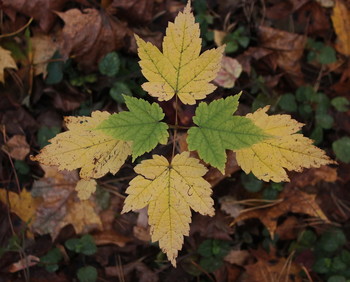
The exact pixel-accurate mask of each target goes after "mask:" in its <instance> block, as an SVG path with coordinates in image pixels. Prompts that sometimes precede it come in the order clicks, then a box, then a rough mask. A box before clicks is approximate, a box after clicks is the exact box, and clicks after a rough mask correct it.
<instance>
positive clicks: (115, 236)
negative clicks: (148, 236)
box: [93, 230, 132, 247]
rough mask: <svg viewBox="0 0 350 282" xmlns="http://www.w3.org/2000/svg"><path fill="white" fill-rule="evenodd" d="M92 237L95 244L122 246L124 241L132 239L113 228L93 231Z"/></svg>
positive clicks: (124, 243)
mask: <svg viewBox="0 0 350 282" xmlns="http://www.w3.org/2000/svg"><path fill="white" fill-rule="evenodd" d="M93 237H94V241H95V244H96V245H97V246H101V245H109V244H113V245H116V246H119V247H124V246H125V245H126V243H128V242H130V241H131V240H132V239H131V238H130V237H125V236H122V235H120V234H119V233H117V232H116V231H114V230H103V231H101V232H98V233H94V234H93Z"/></svg>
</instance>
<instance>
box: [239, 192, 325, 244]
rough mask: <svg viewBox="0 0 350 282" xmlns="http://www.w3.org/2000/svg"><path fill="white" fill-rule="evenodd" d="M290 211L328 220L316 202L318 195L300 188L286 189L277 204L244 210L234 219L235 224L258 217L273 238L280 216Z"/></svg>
mask: <svg viewBox="0 0 350 282" xmlns="http://www.w3.org/2000/svg"><path fill="white" fill-rule="evenodd" d="M288 212H293V213H302V214H307V215H309V216H312V217H317V218H320V219H321V220H324V221H326V222H327V221H328V219H327V217H326V216H325V214H324V213H323V212H322V210H321V209H320V207H319V205H318V204H317V203H316V195H311V194H307V193H305V192H302V191H300V190H299V189H285V190H284V191H283V192H282V193H281V194H280V196H279V200H278V201H276V204H275V205H272V206H269V207H267V208H260V209H259V208H256V209H251V210H248V211H246V212H245V211H242V213H241V214H240V215H239V216H238V217H237V218H236V219H235V220H234V221H233V224H235V223H237V222H240V221H243V220H247V219H250V218H257V219H259V220H260V221H261V222H262V223H263V224H264V225H265V226H266V228H267V230H268V231H269V233H270V236H271V238H273V237H274V235H275V232H276V228H277V222H278V219H279V217H280V216H282V215H284V214H286V213H288Z"/></svg>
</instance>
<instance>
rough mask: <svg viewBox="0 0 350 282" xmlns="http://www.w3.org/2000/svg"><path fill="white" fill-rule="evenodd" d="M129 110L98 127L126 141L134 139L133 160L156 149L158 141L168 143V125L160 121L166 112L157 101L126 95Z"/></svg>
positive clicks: (112, 116) (110, 118)
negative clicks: (151, 101)
mask: <svg viewBox="0 0 350 282" xmlns="http://www.w3.org/2000/svg"><path fill="white" fill-rule="evenodd" d="M124 99H125V103H126V106H127V107H128V109H129V111H124V112H121V113H118V114H113V115H111V116H110V117H109V118H108V119H107V120H105V121H103V122H102V123H101V124H100V125H99V126H98V127H97V129H101V130H102V131H103V132H104V133H106V134H108V135H110V136H112V137H114V138H116V139H118V140H124V141H132V159H133V161H134V160H135V159H136V158H137V157H138V156H141V155H142V154H144V153H146V152H149V151H151V150H152V149H154V148H155V147H156V146H157V145H158V143H160V144H166V142H167V140H168V137H169V133H168V131H167V130H168V125H167V124H165V123H164V122H160V121H161V120H162V119H163V118H164V113H163V111H162V109H161V107H159V105H158V104H156V103H152V104H150V103H148V102H147V101H145V100H142V99H137V98H134V97H129V96H126V95H124Z"/></svg>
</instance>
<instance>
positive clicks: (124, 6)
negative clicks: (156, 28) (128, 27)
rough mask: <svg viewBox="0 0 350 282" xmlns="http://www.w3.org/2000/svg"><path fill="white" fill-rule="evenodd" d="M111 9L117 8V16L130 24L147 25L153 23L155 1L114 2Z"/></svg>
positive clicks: (125, 0)
mask: <svg viewBox="0 0 350 282" xmlns="http://www.w3.org/2000/svg"><path fill="white" fill-rule="evenodd" d="M111 7H113V8H116V9H117V12H116V15H117V16H118V17H121V18H126V19H127V20H128V22H134V23H136V24H145V23H149V22H151V21H152V18H153V8H154V0H113V2H112V4H111Z"/></svg>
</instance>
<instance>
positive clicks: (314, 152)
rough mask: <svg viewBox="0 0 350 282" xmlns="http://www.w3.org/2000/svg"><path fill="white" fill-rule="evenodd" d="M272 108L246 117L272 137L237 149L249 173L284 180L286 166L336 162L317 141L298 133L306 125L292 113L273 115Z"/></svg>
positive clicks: (259, 176)
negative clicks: (271, 113) (268, 111)
mask: <svg viewBox="0 0 350 282" xmlns="http://www.w3.org/2000/svg"><path fill="white" fill-rule="evenodd" d="M268 109H269V107H265V108H263V109H259V110H257V111H256V112H254V113H252V114H248V115H247V116H246V117H247V118H249V119H251V120H252V121H253V122H254V123H255V125H256V126H258V127H260V128H261V129H263V130H264V132H265V133H266V134H268V135H271V136H272V138H268V139H265V140H263V141H261V142H259V143H257V144H254V145H252V146H251V147H249V148H246V149H241V150H237V151H236V158H237V162H238V164H239V165H240V166H241V167H242V169H243V170H244V171H245V173H250V172H252V173H253V174H254V175H255V176H256V177H257V178H259V179H262V180H264V181H270V180H272V181H274V182H282V181H289V177H288V175H287V173H286V171H285V169H287V170H290V171H291V170H295V171H301V170H302V169H303V168H310V167H320V166H321V165H326V164H331V163H334V161H332V160H331V159H329V157H328V156H327V155H326V154H325V152H324V151H322V150H321V149H319V148H317V147H315V146H314V145H313V140H311V139H308V138H306V137H304V136H303V135H302V134H299V133H296V132H298V131H299V130H300V129H301V127H302V126H303V124H301V123H299V122H297V121H296V120H293V119H292V118H291V116H289V115H272V116H269V115H267V114H266V112H267V110H268Z"/></svg>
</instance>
